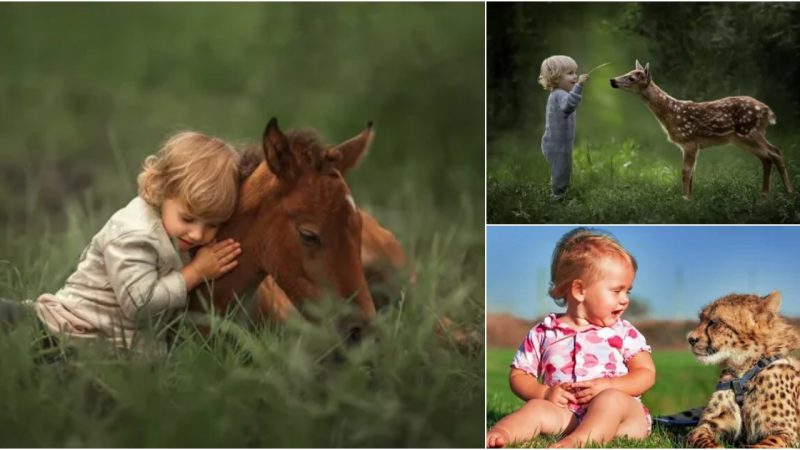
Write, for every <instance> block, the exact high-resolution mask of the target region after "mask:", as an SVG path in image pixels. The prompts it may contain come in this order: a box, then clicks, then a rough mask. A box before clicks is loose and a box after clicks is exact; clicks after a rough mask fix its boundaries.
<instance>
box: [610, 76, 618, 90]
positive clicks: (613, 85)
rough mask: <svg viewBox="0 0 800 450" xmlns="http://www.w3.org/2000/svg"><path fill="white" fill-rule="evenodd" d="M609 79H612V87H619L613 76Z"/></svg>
mask: <svg viewBox="0 0 800 450" xmlns="http://www.w3.org/2000/svg"><path fill="white" fill-rule="evenodd" d="M608 81H610V82H611V87H612V88H616V87H617V82H616V81H614V79H613V78H612V79H610V80H608Z"/></svg>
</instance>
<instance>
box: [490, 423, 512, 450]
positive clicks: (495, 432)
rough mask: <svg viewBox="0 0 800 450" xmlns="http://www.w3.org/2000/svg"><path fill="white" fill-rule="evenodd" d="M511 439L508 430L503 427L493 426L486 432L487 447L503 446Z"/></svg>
mask: <svg viewBox="0 0 800 450" xmlns="http://www.w3.org/2000/svg"><path fill="white" fill-rule="evenodd" d="M509 441H510V438H509V435H508V432H507V431H506V430H504V429H502V428H497V427H495V428H492V429H491V430H489V432H488V433H486V448H502V447H505V446H506V444H508V442H509Z"/></svg>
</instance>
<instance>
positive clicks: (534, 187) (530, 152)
mask: <svg viewBox="0 0 800 450" xmlns="http://www.w3.org/2000/svg"><path fill="white" fill-rule="evenodd" d="M536 139H539V137H536ZM536 139H534V138H533V137H530V140H529V141H526V142H523V141H522V139H519V138H514V137H510V136H507V137H505V138H501V139H498V140H497V141H496V142H494V143H492V144H490V146H489V158H488V161H487V165H488V174H487V222H488V223H587V224H588V223H797V222H800V195H798V194H788V195H787V194H785V193H784V192H783V186H782V184H781V183H780V176H779V175H778V174H777V172H773V175H772V184H771V185H772V192H771V193H770V195H769V196H768V197H766V198H764V197H763V196H762V195H761V164H760V163H759V161H758V160H756V158H754V157H752V156H750V155H748V154H746V153H744V152H743V151H741V150H739V149H737V148H733V147H731V146H727V147H724V148H715V149H710V150H704V151H702V152H701V153H700V157H699V158H698V163H697V169H696V170H695V175H694V192H693V198H692V200H691V201H685V200H683V198H682V196H681V193H682V182H681V167H682V162H681V153H680V150H679V149H678V148H677V147H675V146H673V145H671V144H668V143H667V142H666V139H665V138H664V137H663V136H661V137H654V138H653V140H644V141H640V140H637V139H632V138H631V139H625V140H618V141H617V140H610V141H599V142H595V141H592V140H590V139H583V140H580V139H579V140H578V141H577V143H576V146H575V148H574V151H573V170H572V178H571V182H570V188H569V192H568V194H567V197H566V198H565V199H564V200H563V201H560V202H553V201H551V200H550V198H549V192H550V173H549V168H548V167H547V163H546V162H545V160H544V156H542V154H541V150H540V149H539V146H538V141H537V140H536ZM659 139H661V141H659ZM770 139H772V141H773V142H774V143H776V145H778V146H779V147H780V148H782V150H783V152H784V155H787V156H786V161H787V170H788V172H789V177H790V178H791V180H792V183H793V185H794V186H800V166H799V165H798V164H797V155H800V145H798V144H797V143H796V140H794V139H793V138H792V137H791V136H779V137H778V138H774V137H771V138H770Z"/></svg>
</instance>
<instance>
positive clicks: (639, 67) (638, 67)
mask: <svg viewBox="0 0 800 450" xmlns="http://www.w3.org/2000/svg"><path fill="white" fill-rule="evenodd" d="M634 69H636V70H644V67H642V65H641V64H639V60H638V59H637V60H636V66H635V67H634Z"/></svg>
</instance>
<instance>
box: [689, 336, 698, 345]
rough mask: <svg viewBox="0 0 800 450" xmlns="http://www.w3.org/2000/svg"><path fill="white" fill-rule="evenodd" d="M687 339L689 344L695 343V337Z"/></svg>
mask: <svg viewBox="0 0 800 450" xmlns="http://www.w3.org/2000/svg"><path fill="white" fill-rule="evenodd" d="M688 341H689V345H694V344H697V338H693V337H690V338H689V339H688Z"/></svg>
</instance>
